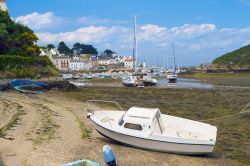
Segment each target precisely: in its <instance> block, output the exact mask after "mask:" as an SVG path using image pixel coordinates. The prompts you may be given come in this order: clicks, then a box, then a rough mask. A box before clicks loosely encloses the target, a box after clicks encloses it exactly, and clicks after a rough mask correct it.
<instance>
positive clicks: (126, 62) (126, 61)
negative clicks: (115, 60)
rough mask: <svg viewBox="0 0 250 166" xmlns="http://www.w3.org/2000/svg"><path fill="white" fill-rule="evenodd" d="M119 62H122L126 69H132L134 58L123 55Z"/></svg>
mask: <svg viewBox="0 0 250 166" xmlns="http://www.w3.org/2000/svg"><path fill="white" fill-rule="evenodd" d="M121 62H122V63H124V67H125V68H127V69H133V65H134V59H133V57H131V56H130V57H123V58H122V59H121Z"/></svg>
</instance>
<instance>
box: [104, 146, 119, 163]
mask: <svg viewBox="0 0 250 166" xmlns="http://www.w3.org/2000/svg"><path fill="white" fill-rule="evenodd" d="M103 159H104V161H105V163H106V165H107V166H118V162H117V160H116V156H115V153H114V152H113V150H112V149H111V147H110V146H109V145H104V146H103Z"/></svg>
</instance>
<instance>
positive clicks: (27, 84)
mask: <svg viewBox="0 0 250 166" xmlns="http://www.w3.org/2000/svg"><path fill="white" fill-rule="evenodd" d="M10 85H11V86H12V87H13V88H14V89H16V90H17V91H20V92H24V93H43V92H45V91H47V90H49V86H48V84H46V83H44V82H39V81H33V80H12V81H10Z"/></svg>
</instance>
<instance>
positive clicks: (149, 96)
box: [59, 87, 250, 164]
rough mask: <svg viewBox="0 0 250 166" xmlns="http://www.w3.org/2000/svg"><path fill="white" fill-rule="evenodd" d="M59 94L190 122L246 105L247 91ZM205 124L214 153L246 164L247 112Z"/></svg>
mask: <svg viewBox="0 0 250 166" xmlns="http://www.w3.org/2000/svg"><path fill="white" fill-rule="evenodd" d="M59 93H61V92H59ZM63 94H64V95H66V96H68V97H69V98H75V99H78V100H81V101H86V100H114V101H117V102H119V103H120V104H121V106H122V107H123V108H124V109H125V110H126V109H128V108H130V107H131V106H139V107H151V108H160V110H161V112H162V113H166V114H170V115H174V116H179V117H184V118H188V119H193V120H202V119H210V118H217V117H222V116H225V115H230V114H233V113H236V112H238V111H240V110H241V109H242V108H243V106H244V105H245V104H247V103H248V102H250V90H242V89H233V90H227V89H222V88H220V89H215V90H197V89H196V90H190V89H170V88H168V89H157V88H144V89H139V88H125V87H124V88H116V87H113V88H112V87H105V88H102V87H88V88H84V89H81V90H79V91H75V92H64V93H63V92H62V95H63ZM208 123H210V124H212V125H215V126H217V127H218V137H217V143H216V146H215V153H218V154H222V155H223V156H224V157H227V158H231V159H235V160H237V161H240V162H242V163H247V164H250V151H249V149H250V144H249V142H250V138H249V135H250V130H249V128H250V115H249V113H246V114H243V115H240V116H237V117H234V118H230V119H225V120H220V121H210V122H208Z"/></svg>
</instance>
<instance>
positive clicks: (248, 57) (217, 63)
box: [213, 45, 250, 68]
mask: <svg viewBox="0 0 250 166" xmlns="http://www.w3.org/2000/svg"><path fill="white" fill-rule="evenodd" d="M213 66H214V67H216V68H244V67H248V68H250V45H247V46H244V47H242V48H240V49H237V50H235V51H233V52H230V53H227V54H225V55H222V56H221V57H219V58H217V59H215V60H214V61H213Z"/></svg>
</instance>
